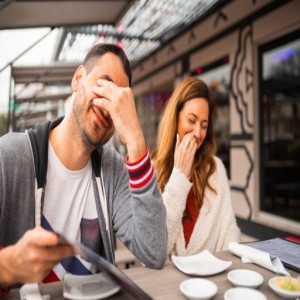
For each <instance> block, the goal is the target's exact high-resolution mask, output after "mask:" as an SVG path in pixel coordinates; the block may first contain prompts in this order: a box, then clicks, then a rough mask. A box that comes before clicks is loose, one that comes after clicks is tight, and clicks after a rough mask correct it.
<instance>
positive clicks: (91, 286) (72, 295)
mask: <svg viewBox="0 0 300 300" xmlns="http://www.w3.org/2000/svg"><path fill="white" fill-rule="evenodd" d="M119 290H120V287H119V286H118V285H117V284H115V283H114V282H112V281H111V280H109V279H108V278H107V277H105V275H104V274H102V273H98V274H93V275H82V276H81V275H72V274H66V275H65V276H64V289H63V294H64V297H65V298H68V299H74V300H94V299H104V298H107V297H109V296H111V295H113V294H115V293H117V292H118V291H119Z"/></svg>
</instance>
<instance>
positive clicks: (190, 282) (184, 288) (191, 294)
mask: <svg viewBox="0 0 300 300" xmlns="http://www.w3.org/2000/svg"><path fill="white" fill-rule="evenodd" d="M180 291H181V292H182V293H183V294H184V295H185V296H186V297H187V298H188V299H190V300H206V299H210V298H212V297H213V296H214V295H215V294H216V293H217V291H218V288H217V286H216V285H215V284H214V283H213V282H212V281H210V280H207V279H202V278H191V279H187V280H185V281H183V282H181V284H180Z"/></svg>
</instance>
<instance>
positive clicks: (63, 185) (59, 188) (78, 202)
mask: <svg viewBox="0 0 300 300" xmlns="http://www.w3.org/2000/svg"><path fill="white" fill-rule="evenodd" d="M41 224H42V226H43V227H44V228H46V229H49V230H54V231H56V232H58V233H62V234H63V235H64V236H65V237H66V238H67V239H68V240H70V241H72V242H81V243H83V244H85V245H86V246H88V247H89V248H92V249H93V250H94V251H96V252H98V253H99V252H101V251H102V250H101V249H102V239H101V234H100V228H99V222H98V215H97V210H96V203H95V196H94V190H93V181H92V164H91V161H89V162H88V164H87V165H86V166H85V167H84V168H83V169H81V170H78V171H71V170H68V169H67V168H66V167H65V166H64V165H63V164H62V163H61V162H60V160H59V159H58V157H57V156H56V154H55V152H54V150H53V148H52V146H51V144H50V143H49V149H48V170H47V184H46V188H45V199H44V206H43V212H42V222H41ZM53 271H54V272H55V274H56V275H57V276H58V277H59V278H60V279H62V278H63V276H64V274H65V273H66V272H71V273H73V274H77V275H79V274H81V275H86V274H90V273H94V272H95V268H93V267H92V266H91V264H90V263H88V262H86V261H84V260H83V259H81V258H80V257H73V258H67V259H65V260H63V261H62V262H61V263H60V264H58V265H57V266H55V267H54V269H53Z"/></svg>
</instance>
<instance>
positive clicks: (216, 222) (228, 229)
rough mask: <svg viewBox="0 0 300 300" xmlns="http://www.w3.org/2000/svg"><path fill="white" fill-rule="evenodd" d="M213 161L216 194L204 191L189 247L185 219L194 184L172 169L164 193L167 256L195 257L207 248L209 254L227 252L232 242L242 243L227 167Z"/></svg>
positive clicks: (208, 190)
mask: <svg viewBox="0 0 300 300" xmlns="http://www.w3.org/2000/svg"><path fill="white" fill-rule="evenodd" d="M214 159H215V162H216V171H215V173H214V174H213V175H212V176H211V177H210V179H209V180H210V184H211V186H213V187H214V188H215V189H216V191H217V194H215V193H214V192H213V191H211V190H210V189H209V188H206V189H205V192H204V202H203V205H202V207H201V210H200V213H199V216H198V219H197V221H196V224H195V227H194V230H193V232H192V235H191V238H190V241H189V244H188V246H187V248H185V240H184V233H183V226H182V216H183V212H184V210H185V208H186V201H187V196H188V193H189V191H190V189H191V187H192V183H191V182H190V181H189V180H188V178H187V177H186V176H185V175H184V174H183V173H181V172H180V171H179V170H178V169H177V168H176V167H174V168H173V171H172V173H171V176H170V178H169V181H168V183H167V184H166V186H165V190H164V192H163V201H164V204H165V206H166V209H167V228H168V240H169V241H168V255H178V256H187V255H194V254H197V253H199V252H201V251H203V250H205V249H207V250H209V251H210V252H217V251H223V250H227V249H228V244H229V243H230V242H233V241H235V242H238V241H239V240H240V230H239V228H238V226H237V224H236V219H235V215H234V211H233V207H232V203H231V196H230V187H229V183H228V178H227V175H226V171H225V167H224V165H223V163H222V161H221V160H220V159H219V158H217V157H214Z"/></svg>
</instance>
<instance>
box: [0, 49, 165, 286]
mask: <svg viewBox="0 0 300 300" xmlns="http://www.w3.org/2000/svg"><path fill="white" fill-rule="evenodd" d="M130 84H131V70H130V66H129V62H128V59H127V57H126V55H125V53H124V52H123V51H122V50H121V49H120V48H119V47H117V46H115V45H110V44H98V45H95V46H94V47H93V48H92V49H91V50H90V52H89V53H88V54H87V56H86V58H85V60H84V62H83V65H80V66H79V67H78V69H77V70H76V72H75V74H74V76H73V79H72V83H71V86H72V91H73V94H72V106H71V109H70V110H69V111H68V112H67V114H66V116H65V117H64V118H60V119H57V120H55V121H53V122H45V123H43V124H37V125H36V126H35V128H34V129H31V130H29V131H28V132H26V133H10V134H7V135H5V136H3V137H2V138H1V139H0V246H2V247H4V248H2V250H1V251H0V270H1V272H0V286H1V287H2V289H3V288H6V287H7V286H10V285H12V284H15V283H24V282H38V281H41V280H44V282H50V281H55V280H60V279H62V278H63V276H64V274H65V273H66V272H71V273H74V274H90V273H93V272H95V270H94V269H93V266H92V265H91V264H89V263H88V262H87V261H84V260H83V259H81V258H80V257H75V256H72V257H70V255H72V254H73V251H72V249H71V247H68V246H65V245H60V244H59V239H58V236H57V235H56V234H55V233H53V232H52V231H55V232H59V233H62V234H63V235H64V236H65V237H66V238H67V239H69V240H70V241H74V242H75V241H77V242H82V243H83V244H85V245H87V246H88V247H90V248H92V249H93V250H94V251H96V252H97V253H99V254H101V255H102V256H104V257H106V259H107V260H109V261H111V262H114V247H115V245H114V234H116V235H117V236H118V238H119V239H120V240H121V241H122V242H123V243H124V244H125V245H126V246H127V247H128V248H129V249H130V250H131V251H132V253H133V254H134V255H135V256H136V257H137V258H139V259H140V260H141V261H142V262H143V263H144V264H145V265H146V266H148V267H152V268H161V267H162V265H163V263H164V261H165V258H166V246H167V230H166V224H165V218H166V216H165V215H166V213H165V208H164V205H163V202H162V198H161V195H160V191H159V188H158V186H157V184H156V181H157V179H156V172H155V171H154V169H153V167H152V164H151V161H150V159H149V151H148V148H147V146H146V144H145V140H144V136H143V133H142V130H141V127H140V124H139V121H138V117H137V113H136V109H135V104H134V98H133V94H132V91H131V89H130V88H129V86H130ZM114 129H116V131H117V133H118V134H119V136H120V139H121V140H122V142H123V143H124V144H125V145H126V147H127V154H128V155H127V157H126V164H124V161H123V159H122V158H121V156H120V155H118V154H117V152H116V151H115V149H114V148H113V147H112V146H110V145H109V144H107V142H108V141H109V139H110V138H111V136H112V135H113V132H114ZM58 262H60V263H58ZM49 272H50V273H49ZM46 275H47V277H46V278H45V276H46Z"/></svg>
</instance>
